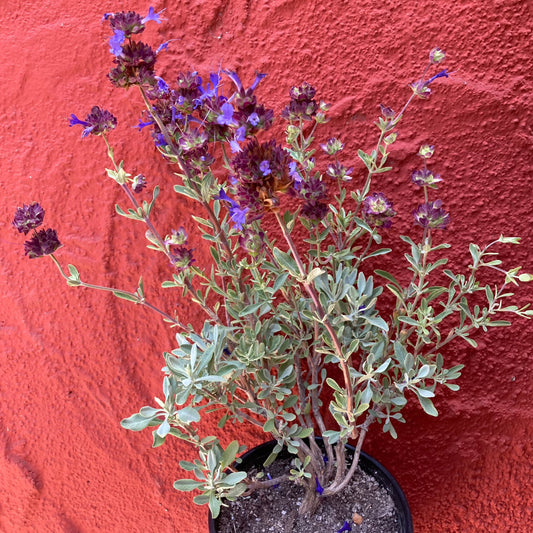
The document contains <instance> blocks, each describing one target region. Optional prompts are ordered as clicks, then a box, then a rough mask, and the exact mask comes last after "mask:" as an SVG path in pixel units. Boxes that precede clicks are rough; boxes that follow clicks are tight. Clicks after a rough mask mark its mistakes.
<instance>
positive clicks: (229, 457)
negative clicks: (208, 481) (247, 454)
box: [220, 440, 239, 468]
mask: <svg viewBox="0 0 533 533" xmlns="http://www.w3.org/2000/svg"><path fill="white" fill-rule="evenodd" d="M237 453H239V442H238V441H236V440H234V441H232V442H230V443H229V444H228V447H227V448H226V449H225V450H224V453H223V454H222V457H221V458H220V464H221V465H222V468H227V467H228V466H230V465H231V464H232V463H233V461H235V457H236V456H237Z"/></svg>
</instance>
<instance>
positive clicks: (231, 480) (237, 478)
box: [222, 472, 246, 485]
mask: <svg viewBox="0 0 533 533" xmlns="http://www.w3.org/2000/svg"><path fill="white" fill-rule="evenodd" d="M243 479H246V472H232V473H231V474H228V475H227V476H225V477H224V479H223V480H222V481H223V482H224V483H226V484H228V485H236V484H237V483H240V482H241V481H242V480H243Z"/></svg>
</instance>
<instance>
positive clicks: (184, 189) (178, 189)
mask: <svg viewBox="0 0 533 533" xmlns="http://www.w3.org/2000/svg"><path fill="white" fill-rule="evenodd" d="M174 191H176V192H177V193H178V194H182V195H183V196H187V197H188V198H192V199H193V200H198V195H197V194H196V193H195V192H193V191H191V190H190V189H189V188H188V187H184V186H183V185H174Z"/></svg>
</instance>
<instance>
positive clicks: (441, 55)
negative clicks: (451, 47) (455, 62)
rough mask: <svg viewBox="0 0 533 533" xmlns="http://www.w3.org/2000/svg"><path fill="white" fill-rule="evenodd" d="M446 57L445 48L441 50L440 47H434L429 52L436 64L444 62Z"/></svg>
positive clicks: (432, 61) (430, 58) (431, 59)
mask: <svg viewBox="0 0 533 533" xmlns="http://www.w3.org/2000/svg"><path fill="white" fill-rule="evenodd" d="M445 57H446V53H445V52H444V50H441V49H440V48H433V50H431V52H429V60H430V61H431V63H433V64H434V65H438V64H439V63H442V62H443V61H444V59H445Z"/></svg>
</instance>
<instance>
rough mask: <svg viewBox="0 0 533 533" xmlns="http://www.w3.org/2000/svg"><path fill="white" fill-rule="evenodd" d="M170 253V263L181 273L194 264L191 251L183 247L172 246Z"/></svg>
mask: <svg viewBox="0 0 533 533" xmlns="http://www.w3.org/2000/svg"><path fill="white" fill-rule="evenodd" d="M169 253H170V263H171V264H172V265H173V266H174V267H175V268H176V270H178V272H181V271H183V270H186V269H187V268H189V267H190V266H191V265H192V264H193V263H194V258H193V256H192V249H190V248H186V247H185V246H173V247H172V248H171V250H169Z"/></svg>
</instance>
